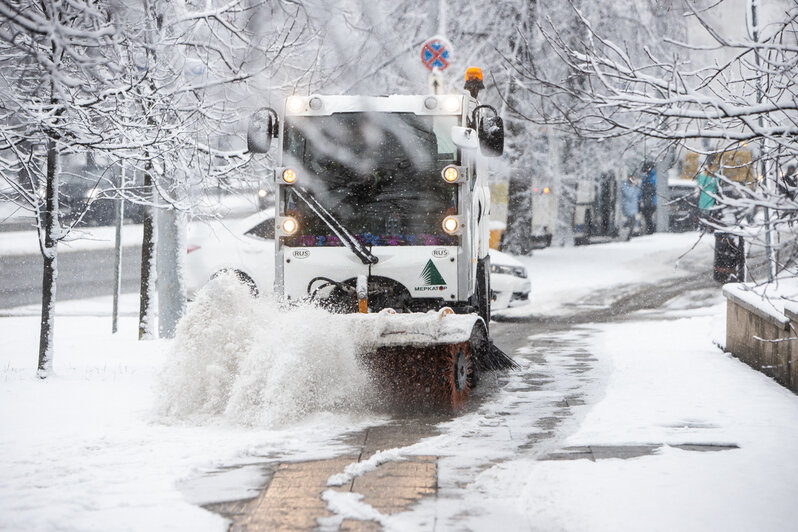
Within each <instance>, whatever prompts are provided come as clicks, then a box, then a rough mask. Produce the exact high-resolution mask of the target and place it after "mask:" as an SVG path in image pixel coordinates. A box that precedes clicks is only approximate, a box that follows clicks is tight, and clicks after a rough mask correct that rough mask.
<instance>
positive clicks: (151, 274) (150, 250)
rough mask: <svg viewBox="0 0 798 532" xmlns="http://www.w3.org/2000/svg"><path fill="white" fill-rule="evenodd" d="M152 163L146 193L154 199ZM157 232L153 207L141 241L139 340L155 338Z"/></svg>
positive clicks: (147, 214) (146, 215)
mask: <svg viewBox="0 0 798 532" xmlns="http://www.w3.org/2000/svg"><path fill="white" fill-rule="evenodd" d="M151 172H152V163H151V162H148V163H147V165H146V168H145V171H144V193H145V195H146V197H148V198H152V196H153V194H152V174H151ZM154 266H155V232H154V231H153V215H152V207H151V206H149V205H147V206H146V207H145V209H144V236H143V238H142V241H141V285H140V287H139V340H149V339H152V338H153V326H154V322H155V318H154V316H153V305H152V303H153V302H152V294H153V293H154V288H155V268H154Z"/></svg>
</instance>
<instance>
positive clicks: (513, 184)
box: [501, 170, 532, 255]
mask: <svg viewBox="0 0 798 532" xmlns="http://www.w3.org/2000/svg"><path fill="white" fill-rule="evenodd" d="M501 248H502V251H506V252H507V253H512V254H513V255H529V254H530V253H532V176H531V175H529V173H527V172H525V171H519V170H513V171H512V173H511V174H510V183H509V185H508V191H507V227H506V228H505V230H504V233H503V234H502V240H501Z"/></svg>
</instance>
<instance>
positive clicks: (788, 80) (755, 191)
mask: <svg viewBox="0 0 798 532" xmlns="http://www.w3.org/2000/svg"><path fill="white" fill-rule="evenodd" d="M760 4H761V2H759V1H758V0H752V1H751V2H750V3H749V4H748V5H747V6H742V5H732V2H728V1H727V2H712V3H707V5H706V6H704V5H703V4H702V3H698V2H684V3H683V4H681V7H682V11H680V15H681V14H683V15H684V16H685V17H687V18H688V19H689V20H690V22H691V24H692V27H693V31H694V32H702V33H703V34H705V35H707V36H708V39H707V42H706V44H701V45H697V44H695V43H694V42H693V41H695V39H693V41H691V40H689V39H685V38H684V37H681V38H680V37H679V36H678V35H674V34H671V33H667V32H666V33H663V34H661V35H659V42H660V43H664V44H665V45H666V46H665V47H662V48H660V49H659V51H658V50H657V48H655V47H654V46H650V47H643V48H642V50H641V49H637V50H635V49H634V48H632V47H630V46H629V45H628V43H625V42H624V41H622V40H619V39H616V38H613V37H612V36H611V34H610V33H609V32H607V31H602V30H601V29H600V27H599V26H598V25H597V24H596V23H595V22H594V19H592V18H591V17H590V16H589V15H588V14H586V12H585V11H584V10H582V9H580V8H579V6H578V5H576V4H575V3H573V2H572V3H571V5H570V9H571V13H572V16H573V19H574V20H575V21H576V24H577V25H578V27H579V28H581V37H580V38H579V39H578V40H576V41H574V40H573V39H569V38H567V37H566V35H565V33H564V31H563V29H562V26H561V25H559V24H557V23H556V22H554V21H552V20H547V21H545V22H541V24H540V29H541V32H542V34H543V35H544V37H545V39H546V43H547V44H548V45H549V46H551V47H552V49H553V50H555V51H556V52H557V54H558V56H559V57H560V60H561V62H562V64H563V65H564V66H566V67H567V69H568V72H569V76H570V77H579V78H581V79H584V80H586V81H585V83H581V84H572V83H568V82H566V81H567V79H569V78H562V77H559V78H557V77H551V76H546V75H545V73H541V72H540V71H538V70H536V69H534V68H533V67H531V66H529V65H522V66H521V68H520V69H519V70H520V73H521V75H522V76H523V78H524V79H525V80H526V82H527V83H528V86H529V87H531V88H530V91H533V92H535V93H536V94H541V95H545V97H546V98H547V99H548V100H549V101H551V102H554V106H553V107H554V110H553V112H551V113H546V114H542V115H541V116H542V118H543V119H544V121H545V122H546V123H548V124H550V125H554V126H557V127H561V128H566V129H567V130H569V131H572V132H574V133H576V134H577V135H579V136H580V137H581V138H585V139H592V140H595V141H599V142H607V141H608V140H612V139H626V140H627V142H635V141H639V140H641V139H650V141H652V142H656V143H658V144H657V145H658V146H660V147H662V146H673V145H675V146H677V147H689V148H691V149H693V150H698V151H703V152H704V153H728V152H734V151H736V150H742V149H744V148H748V149H750V148H752V147H756V150H755V152H756V156H755V158H754V161H753V163H752V166H753V168H752V175H755V176H756V179H755V181H756V184H755V186H752V184H751V183H743V184H740V183H734V182H732V181H731V180H729V179H725V178H724V177H723V176H722V174H723V168H721V169H720V170H719V171H718V173H719V174H721V177H720V178H721V179H722V180H725V182H726V185H727V186H726V190H727V191H729V190H733V192H732V193H731V194H728V195H726V196H723V197H721V198H719V200H720V201H721V203H723V204H725V205H727V206H729V209H726V212H727V213H729V212H734V213H736V214H737V216H735V217H734V218H727V219H726V221H723V220H722V219H720V218H717V217H715V218H714V220H713V221H712V222H711V223H712V225H715V226H716V227H719V228H725V229H730V230H733V231H739V232H740V233H741V234H745V235H746V237H747V238H748V239H749V241H750V242H751V243H752V244H754V245H755V246H756V245H761V246H769V245H772V246H775V245H776V242H775V236H774V235H775V234H776V233H780V234H781V235H782V237H784V236H786V235H787V234H788V233H792V230H791V227H792V221H793V220H794V218H795V213H797V212H798V210H796V206H797V205H796V203H795V200H794V198H795V182H794V177H791V176H789V175H787V174H788V168H789V166H790V164H792V165H793V168H794V166H795V161H796V159H797V158H798V148H797V147H796V146H798V144H796V142H795V139H796V134H798V91H796V89H797V87H796V78H797V77H798V42H797V40H796V36H798V22H797V19H798V5H796V3H795V2H786V1H785V2H781V1H774V2H772V3H771V5H770V6H769V7H770V10H769V14H770V20H768V23H767V24H765V23H763V20H765V19H764V17H763V13H762V11H761V6H760ZM724 9H736V13H737V19H738V21H739V22H738V25H740V26H742V25H743V24H744V22H747V31H746V32H744V35H743V36H742V37H734V36H731V35H733V34H734V33H739V32H731V31H730V28H729V27H721V26H719V25H718V24H717V23H716V21H717V20H718V17H716V16H713V15H714V14H717V13H718V12H719V10H724ZM641 52H642V53H641ZM533 87H534V88H533ZM562 102H568V104H564V103H562ZM712 170H716V169H715V168H712ZM793 172H794V170H793ZM722 188H723V187H722ZM759 210H762V211H763V212H764V213H765V214H764V219H760V218H759V217H756V216H754V215H755V213H756V212H757V211H759ZM774 212H775V213H776V214H777V216H775V215H774ZM752 221H753V222H752ZM741 223H742V226H741V225H740V224H741ZM792 240H794V238H793V237H788V238H783V239H782V244H783V245H785V246H786V247H785V249H787V248H789V249H794V243H793V242H792ZM793 259H794V257H791V256H787V255H784V256H782V260H781V265H780V267H787V266H788V265H789V263H790V262H791V261H792V260H793ZM775 266H776V265H775V262H774V263H773V267H772V268H771V275H772V274H773V273H775V271H774V270H775Z"/></svg>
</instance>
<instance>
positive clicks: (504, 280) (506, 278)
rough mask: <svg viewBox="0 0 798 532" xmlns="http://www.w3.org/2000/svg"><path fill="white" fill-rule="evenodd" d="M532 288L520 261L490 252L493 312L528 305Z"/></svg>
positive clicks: (509, 256) (492, 250)
mask: <svg viewBox="0 0 798 532" xmlns="http://www.w3.org/2000/svg"><path fill="white" fill-rule="evenodd" d="M531 287H532V285H531V283H530V282H529V279H527V271H526V268H525V267H524V265H523V264H521V262H520V261H519V260H518V259H516V258H515V257H513V256H512V255H508V254H507V253H502V252H501V251H497V250H495V249H491V250H490V291H491V309H492V310H502V309H506V308H508V307H515V306H520V305H525V304H527V303H528V302H529V292H530V290H531Z"/></svg>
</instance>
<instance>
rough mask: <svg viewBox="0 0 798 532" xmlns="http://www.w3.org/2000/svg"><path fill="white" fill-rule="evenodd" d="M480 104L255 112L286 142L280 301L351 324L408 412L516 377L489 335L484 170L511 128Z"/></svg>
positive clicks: (313, 104)
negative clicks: (313, 305) (489, 380)
mask: <svg viewBox="0 0 798 532" xmlns="http://www.w3.org/2000/svg"><path fill="white" fill-rule="evenodd" d="M480 86H482V83H481V72H479V69H469V70H468V73H467V83H466V87H467V88H469V90H470V91H471V94H470V95H469V94H467V93H460V94H448V95H437V94H435V95H416V96H398V95H394V96H387V97H366V96H321V95H319V96H310V97H304V96H292V97H290V98H289V99H288V100H287V102H286V105H285V110H284V117H283V119H282V120H280V119H279V116H278V113H277V112H276V111H275V110H273V109H262V110H260V111H258V112H257V113H256V114H255V115H254V116H253V119H252V120H251V123H250V129H249V131H248V134H247V140H248V145H249V148H250V151H252V152H254V153H264V152H266V151H268V150H269V147H270V143H271V140H272V138H273V137H275V136H276V137H278V138H279V144H280V147H281V150H280V152H279V154H278V157H277V158H278V161H279V163H278V164H279V165H280V166H279V167H278V168H277V169H276V170H275V171H274V175H273V179H274V185H275V192H276V193H275V198H276V205H275V213H276V215H277V216H276V223H275V256H276V268H275V291H276V292H277V294H278V295H281V296H283V297H284V298H285V299H286V300H288V301H302V300H311V301H315V302H318V303H320V304H321V305H323V306H325V307H326V308H328V309H330V310H331V311H334V312H340V313H346V314H349V315H350V317H348V318H347V320H351V322H350V324H349V325H350V326H351V329H352V331H353V334H358V335H360V337H362V338H363V339H367V340H368V342H367V343H368V345H367V349H366V353H364V361H365V363H366V365H367V366H368V367H369V369H370V370H371V372H372V374H373V375H374V378H375V380H376V381H377V382H379V383H380V384H381V385H382V387H383V388H384V389H385V390H386V391H387V392H388V394H389V396H391V397H393V398H396V400H398V401H400V402H402V403H404V404H406V405H407V406H409V407H413V408H416V407H424V408H426V407H429V406H438V407H445V408H454V409H456V408H459V407H460V406H462V405H463V404H464V403H465V401H466V400H467V399H468V396H469V393H470V389H471V387H472V386H473V385H475V384H476V382H477V380H478V376H479V373H480V372H483V371H492V370H499V369H507V368H512V367H515V363H514V362H513V361H512V359H511V358H510V357H508V356H507V355H506V354H504V353H503V352H502V351H501V350H499V349H498V348H497V347H496V346H495V345H493V342H492V341H491V340H490V337H489V335H488V327H489V323H490V300H491V292H490V276H489V272H490V255H489V248H488V240H489V231H488V224H489V215H490V192H489V189H488V186H487V179H486V176H487V161H488V159H487V157H492V156H496V155H500V154H501V153H502V150H503V145H504V127H503V124H502V121H501V118H499V117H498V116H497V114H496V111H495V109H493V108H492V107H490V106H488V105H481V104H479V102H477V100H476V99H475V98H476V92H478V87H480Z"/></svg>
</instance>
